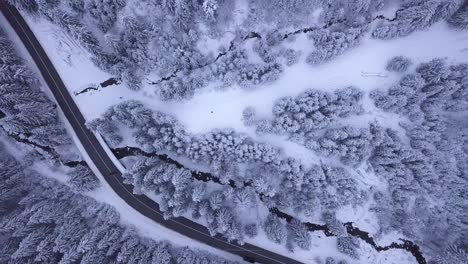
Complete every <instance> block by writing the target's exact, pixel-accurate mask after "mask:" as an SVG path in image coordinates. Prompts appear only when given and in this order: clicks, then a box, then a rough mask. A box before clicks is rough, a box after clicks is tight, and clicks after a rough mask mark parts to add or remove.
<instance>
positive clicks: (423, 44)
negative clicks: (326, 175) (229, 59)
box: [1, 17, 468, 263]
mask: <svg viewBox="0 0 468 264" xmlns="http://www.w3.org/2000/svg"><path fill="white" fill-rule="evenodd" d="M1 19H3V17H2V18H1ZM27 21H28V24H29V25H30V26H31V28H32V30H33V31H34V33H35V34H36V36H37V38H38V39H39V41H40V42H41V44H42V45H43V47H44V48H45V50H46V52H47V54H48V55H49V57H50V59H51V60H52V62H53V63H54V65H55V66H56V69H57V70H58V72H59V74H60V75H61V77H62V79H63V81H64V83H65V84H66V86H67V88H68V89H69V91H70V93H72V94H73V93H75V92H79V91H81V90H83V89H85V88H87V87H90V86H95V85H96V84H99V83H101V82H103V81H105V80H107V79H109V78H111V77H113V76H111V75H109V74H107V73H105V72H103V71H101V70H99V69H98V68H97V67H96V66H94V65H93V63H92V62H91V61H90V56H89V54H87V52H86V51H85V50H83V49H81V48H79V46H78V45H77V44H76V43H75V42H74V41H73V40H72V39H71V38H69V37H68V36H67V35H66V34H64V33H62V32H61V31H60V30H59V29H58V28H57V27H56V26H54V25H51V24H49V23H48V22H45V21H44V20H41V19H37V18H30V17H27ZM1 22H2V23H3V22H4V21H3V20H2V21H1ZM465 34H466V33H464V32H459V31H454V30H451V29H449V28H448V26H447V25H446V24H445V23H437V24H435V25H434V26H432V27H430V28H429V29H427V30H425V31H419V32H415V33H413V34H411V35H410V36H408V37H403V38H397V39H394V40H386V41H382V40H376V39H370V38H366V39H364V40H363V41H362V43H361V44H360V45H359V46H358V47H357V48H354V49H352V50H350V51H348V52H346V53H345V54H344V55H342V56H339V57H337V58H335V59H333V60H332V61H331V62H328V63H325V64H323V65H320V66H315V67H312V66H310V65H307V64H306V63H305V61H304V60H305V56H306V55H307V52H306V51H307V49H310V48H311V45H312V44H311V43H310V42H308V41H307V40H306V38H305V37H304V36H303V35H299V36H298V37H297V38H296V39H295V41H294V42H290V43H288V44H287V45H291V47H295V48H298V49H301V50H302V51H304V52H303V53H302V57H301V60H300V62H299V63H297V64H295V65H293V66H291V67H286V68H285V70H284V72H283V73H282V74H281V76H280V78H279V80H277V81H276V82H274V83H273V84H269V85H263V86H260V87H256V88H255V89H248V90H247V89H241V88H240V87H238V86H232V87H228V88H227V89H224V90H222V91H220V90H217V89H215V87H214V86H210V87H208V88H206V89H203V90H201V91H198V92H197V94H196V95H195V97H194V98H193V99H191V100H186V101H182V102H163V101H161V100H159V99H158V98H156V97H155V95H154V93H151V92H150V91H151V90H153V89H154V87H151V86H150V85H146V86H145V87H143V89H142V90H141V91H139V92H136V91H131V90H130V89H128V88H127V87H126V85H125V84H119V85H112V86H109V87H106V88H103V89H101V90H99V91H90V92H87V93H83V94H80V95H77V96H75V97H74V98H75V101H76V102H77V104H78V106H79V107H80V109H81V111H82V113H83V115H84V116H85V118H86V119H87V120H92V119H94V118H97V117H100V116H101V115H102V113H103V112H104V111H106V110H107V109H108V108H109V107H110V106H112V105H115V104H117V103H119V102H122V101H124V100H129V99H133V100H139V101H141V102H143V103H144V104H145V105H146V106H148V107H150V108H152V109H154V110H159V111H163V112H166V113H170V114H172V115H174V116H175V117H176V118H177V119H178V120H179V121H180V122H181V123H182V124H183V125H184V126H185V128H186V130H187V131H188V132H190V133H204V132H208V131H211V130H212V129H215V128H234V129H235V130H236V131H238V132H243V133H246V134H248V135H250V136H251V137H253V138H254V139H257V140H262V141H265V142H268V143H270V144H272V145H274V146H277V147H280V148H281V149H283V151H284V153H285V154H286V155H288V156H294V157H296V158H298V159H300V160H302V161H304V162H310V161H313V162H317V161H318V157H317V156H316V155H315V154H314V153H313V152H312V151H310V150H308V149H306V148H304V147H302V146H300V145H298V144H296V143H294V142H291V141H289V140H287V139H286V138H285V137H281V136H274V135H269V136H262V137H261V138H260V137H259V136H258V135H256V134H255V132H254V129H253V128H251V127H246V126H245V125H244V124H243V123H242V111H243V110H244V109H245V108H246V107H248V106H252V107H254V108H255V110H256V111H257V114H258V116H259V117H260V118H263V117H265V118H268V117H271V115H272V114H271V109H272V106H273V104H274V102H275V101H276V100H277V99H278V98H280V97H283V96H296V95H298V94H300V93H301V92H303V91H305V90H307V89H311V88H312V89H320V90H323V91H333V90H335V89H338V88H344V87H347V86H356V87H358V88H360V89H361V90H363V91H364V92H365V93H366V97H365V100H364V103H365V105H364V106H365V110H366V114H364V115H362V116H359V117H356V118H354V119H349V120H348V121H347V122H348V123H352V124H358V125H359V124H367V123H368V122H369V121H372V120H374V119H378V120H379V121H381V123H384V124H385V125H386V126H389V127H392V128H395V129H400V128H399V126H398V122H399V121H401V120H399V119H397V118H395V116H394V115H391V114H388V113H383V112H381V111H377V110H376V109H375V108H374V107H373V104H372V103H371V102H370V100H369V98H368V92H369V91H371V90H373V89H378V88H382V89H384V88H387V87H389V86H390V85H392V84H394V83H395V82H396V81H397V80H398V79H399V78H400V77H401V74H398V73H391V72H387V71H386V70H385V66H386V63H387V61H388V60H389V59H390V58H392V57H394V56H397V55H404V56H406V57H409V58H410V59H411V60H412V61H413V65H417V64H418V63H421V62H425V61H429V60H431V59H433V58H436V57H442V58H447V61H448V62H450V63H460V62H468V53H467V51H466V49H467V48H468V38H466V36H465ZM228 42H229V38H228V37H226V38H224V39H222V40H220V41H219V42H216V41H214V40H210V39H206V40H205V41H204V42H203V43H200V45H201V47H206V48H207V49H206V50H210V51H214V50H216V49H217V48H216V47H218V46H219V45H221V44H223V45H225V43H228ZM247 45H251V44H249V43H247ZM413 67H414V66H413ZM84 154H85V153H84ZM115 162H118V161H117V160H115ZM94 171H95V172H96V173H97V174H98V172H97V170H94ZM362 171H363V170H362ZM356 172H359V170H358V171H356ZM371 176H372V175H365V176H363V181H364V182H366V181H367V184H371V185H379V184H380V183H377V182H372V181H375V179H374V178H372V177H371ZM99 177H101V176H99ZM101 179H102V178H101ZM102 182H104V181H102ZM90 195H92V196H93V197H95V198H96V199H98V200H100V201H103V202H107V203H110V204H112V205H114V206H115V207H116V208H117V209H118V210H119V212H121V214H122V221H128V223H131V224H133V225H136V226H139V228H140V231H141V232H142V233H146V234H148V235H149V236H151V237H154V238H157V239H168V240H170V241H174V244H187V243H190V244H193V245H196V246H197V247H200V248H204V247H205V248H207V246H205V245H202V244H200V243H197V242H195V241H190V242H188V241H187V239H186V238H183V237H180V235H178V234H177V233H174V232H172V231H170V230H167V229H165V228H162V227H159V226H157V225H155V224H153V223H149V222H148V221H150V220H147V219H146V218H145V217H144V216H142V215H139V213H138V212H136V211H134V210H132V209H131V208H130V207H129V206H128V205H126V204H125V203H124V202H123V201H122V200H121V199H120V198H119V197H118V196H117V195H115V194H114V193H113V192H112V190H111V189H110V188H109V187H108V186H106V185H105V184H104V186H103V187H101V189H99V190H98V191H95V192H93V193H92V194H90ZM367 209H368V208H345V209H343V210H342V211H340V212H339V213H340V214H339V217H340V218H342V219H343V220H347V221H353V222H355V223H356V226H359V227H360V228H362V229H363V230H366V231H368V232H369V233H370V234H374V233H375V232H376V231H377V227H376V223H375V221H376V220H375V219H374V217H373V216H372V215H370V214H369V212H368V210H367ZM261 232H262V231H260V235H259V236H258V237H256V238H255V239H246V242H248V243H252V244H255V245H258V246H260V247H263V248H266V249H269V250H272V251H275V252H278V253H280V254H284V255H288V256H291V257H294V258H296V259H298V260H300V261H303V262H306V263H311V262H313V260H315V258H316V257H325V256H338V255H339V256H340V258H346V257H345V256H344V255H342V254H340V253H338V252H336V251H335V247H334V243H335V239H334V238H325V237H324V236H323V235H321V238H318V237H317V236H318V235H319V234H321V233H320V232H317V233H314V240H313V241H314V242H313V243H314V244H313V248H312V250H311V251H308V252H302V251H298V252H295V253H294V254H291V253H288V252H287V251H286V249H285V247H284V245H277V244H274V243H273V242H271V241H268V240H267V239H266V238H265V236H264V234H263V233H261ZM399 237H401V236H399V235H398V234H396V235H395V236H394V237H393V236H392V237H391V239H389V238H388V237H386V238H385V241H380V242H381V243H379V244H383V245H386V244H389V243H391V242H394V241H396V240H397V238H399ZM179 239H180V240H179ZM183 239H185V240H183ZM387 240H388V241H387ZM384 242H389V243H384ZM332 244H333V246H332ZM362 245H366V244H365V243H362ZM397 251H398V252H401V253H397V254H398V258H395V252H397ZM366 252H367V253H366ZM395 252H382V253H379V254H375V252H374V250H373V249H371V248H366V246H363V254H362V255H363V258H362V260H363V261H364V262H363V263H413V262H414V257H412V256H411V255H409V254H408V253H405V252H404V251H401V250H395ZM389 254H391V255H392V261H391V262H390V261H389V260H388V259H387V256H389ZM223 255H225V254H223Z"/></svg>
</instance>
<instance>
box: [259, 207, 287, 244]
mask: <svg viewBox="0 0 468 264" xmlns="http://www.w3.org/2000/svg"><path fill="white" fill-rule="evenodd" d="M263 230H264V231H265V234H266V236H267V237H268V238H269V239H270V240H272V241H273V242H275V243H277V244H282V243H284V242H285V241H286V228H285V226H284V224H283V223H282V222H281V220H280V219H279V218H278V217H276V216H275V215H272V214H269V215H268V217H267V218H266V220H265V222H264V223H263Z"/></svg>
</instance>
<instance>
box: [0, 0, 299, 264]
mask: <svg viewBox="0 0 468 264" xmlns="http://www.w3.org/2000/svg"><path fill="white" fill-rule="evenodd" d="M0 10H1V11H2V13H3V14H4V16H5V17H6V19H7V20H8V22H9V23H10V24H11V26H12V27H13V29H14V30H15V32H16V34H18V36H19V38H20V39H21V41H22V42H23V44H24V45H25V47H26V49H27V50H28V52H29V53H30V55H31V57H32V58H33V60H34V62H35V63H36V65H37V67H38V68H39V70H40V72H41V74H42V76H43V78H44V80H45V82H46V83H47V85H48V86H49V89H50V90H51V91H52V93H53V95H54V97H55V100H56V101H57V103H58V105H59V106H60V108H61V109H62V111H63V113H64V114H65V117H66V118H67V120H68V122H69V123H70V124H71V126H72V128H73V130H74V131H75V133H76V135H77V137H78V139H79V140H80V142H81V144H82V145H83V147H84V149H85V151H86V152H87V154H88V155H89V157H90V158H91V160H92V161H93V163H94V165H95V166H96V167H97V168H98V170H99V171H100V173H101V174H102V175H103V176H104V178H105V180H106V181H107V183H108V184H109V185H110V186H111V188H112V189H113V190H114V191H115V192H116V193H117V194H118V195H119V196H120V197H121V198H122V199H123V200H124V201H125V202H126V203H127V204H129V205H130V206H131V207H133V208H134V209H135V210H137V211H138V212H140V213H141V214H143V215H144V216H146V217H148V218H150V219H152V220H153V221H154V222H156V223H158V224H160V225H162V226H164V227H166V228H169V229H171V230H174V231H176V232H178V233H180V234H182V235H184V236H187V237H189V238H191V239H194V240H197V241H199V242H201V243H204V244H207V245H209V246H212V247H214V248H217V249H220V250H223V251H226V252H229V253H231V254H235V255H238V256H240V257H242V258H243V259H244V260H248V261H251V262H253V261H255V262H259V263H268V264H270V263H271V264H295V263H297V264H300V263H301V262H299V261H296V260H293V259H290V258H288V257H286V256H283V255H279V254H277V253H274V252H271V251H268V250H265V249H262V248H259V247H256V246H254V245H251V244H247V243H245V244H244V245H238V244H235V243H229V242H227V241H226V240H225V239H223V238H222V237H220V236H215V237H212V236H210V234H209V232H208V230H207V229H206V227H204V226H202V225H200V224H197V223H195V222H193V221H191V220H189V219H187V218H183V217H177V218H174V219H170V220H164V218H163V213H162V212H161V211H160V210H159V205H158V204H157V203H156V202H154V201H153V200H151V199H150V198H148V197H147V196H145V195H136V194H133V192H132V190H133V186H131V185H127V184H124V183H123V179H122V174H121V173H120V171H119V170H118V169H117V167H116V166H115V165H114V163H113V162H112V160H111V159H110V158H109V157H108V155H107V153H106V152H105V150H104V149H103V147H102V146H101V144H100V143H99V141H98V140H97V138H96V137H95V135H94V134H93V133H92V132H91V131H90V130H88V129H87V127H86V125H85V119H84V117H83V115H82V114H81V112H80V110H79V108H78V106H77V105H76V104H75V102H74V101H73V98H72V97H71V95H70V93H69V92H68V90H67V88H66V87H65V85H64V83H63V82H62V80H61V78H60V76H59V74H58V73H57V71H56V70H55V68H54V66H53V64H52V63H51V61H50V60H49V58H48V57H47V54H46V53H45V51H44V50H43V48H42V46H41V45H40V43H39V41H38V40H37V39H36V37H35V36H34V34H33V32H32V31H31V29H30V28H29V26H28V25H27V23H26V22H25V20H24V19H23V17H22V16H21V14H20V13H19V12H18V10H16V8H14V7H13V6H11V5H9V4H7V3H5V1H2V0H0Z"/></svg>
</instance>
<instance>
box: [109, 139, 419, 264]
mask: <svg viewBox="0 0 468 264" xmlns="http://www.w3.org/2000/svg"><path fill="white" fill-rule="evenodd" d="M112 153H114V155H115V156H116V158H117V159H122V158H125V157H131V156H145V157H157V158H159V159H161V160H163V161H165V162H168V163H171V164H174V165H176V166H177V167H179V168H183V167H184V166H183V165H182V164H180V163H179V162H177V161H176V160H174V159H171V158H170V157H169V156H167V155H165V154H157V153H149V152H146V151H143V150H141V149H139V148H137V147H123V148H114V149H112ZM191 171H192V170H191ZM192 177H193V178H195V179H196V180H199V181H204V182H208V181H212V182H215V183H218V184H222V185H225V184H223V183H222V182H221V180H220V179H219V178H217V177H215V176H213V175H211V174H210V173H207V172H200V171H192ZM228 185H229V186H231V187H233V188H236V186H237V184H236V182H235V181H233V180H229V184H228ZM242 185H243V186H250V185H251V182H243V183H242ZM259 197H260V199H262V197H263V194H262V193H259ZM269 211H270V213H272V214H275V215H276V216H278V217H279V218H282V219H284V220H286V221H287V222H290V221H292V220H293V219H294V217H293V216H291V215H289V214H287V213H285V212H282V211H280V210H279V209H278V208H276V207H272V208H269ZM303 224H304V225H305V226H306V227H307V229H308V230H309V231H310V232H315V231H322V232H323V233H324V234H325V236H328V237H329V236H335V234H333V233H332V232H330V229H329V228H328V226H327V225H322V224H314V223H309V222H303ZM344 226H345V227H346V231H347V233H348V234H349V235H351V236H354V237H357V238H359V239H361V240H363V241H365V242H366V243H368V244H369V245H371V246H372V247H373V248H374V249H375V250H377V251H386V250H389V249H402V250H406V251H408V252H409V253H411V254H412V255H413V256H414V257H415V258H416V260H417V262H418V263H419V264H426V263H427V262H426V259H425V258H424V256H423V255H422V253H421V250H420V248H419V246H418V245H416V244H415V243H413V242H412V241H409V240H405V239H400V240H401V241H402V242H403V243H402V244H399V243H396V242H393V243H392V244H390V245H388V246H379V245H377V244H376V243H375V241H374V238H372V237H371V236H369V233H368V232H365V231H362V230H360V229H359V228H357V227H354V226H353V223H351V222H349V223H345V224H344Z"/></svg>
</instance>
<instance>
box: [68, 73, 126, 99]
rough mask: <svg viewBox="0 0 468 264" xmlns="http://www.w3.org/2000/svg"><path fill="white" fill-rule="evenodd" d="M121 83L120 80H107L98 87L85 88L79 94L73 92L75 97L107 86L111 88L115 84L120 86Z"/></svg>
mask: <svg viewBox="0 0 468 264" xmlns="http://www.w3.org/2000/svg"><path fill="white" fill-rule="evenodd" d="M121 83H122V80H121V79H120V78H114V77H112V78H109V79H107V80H105V81H103V82H102V83H100V84H99V85H97V86H94V87H92V86H91V87H88V88H85V89H83V90H81V91H79V92H75V95H80V94H83V93H87V92H89V91H97V90H99V89H101V88H106V87H107V86H111V85H116V84H121Z"/></svg>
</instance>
